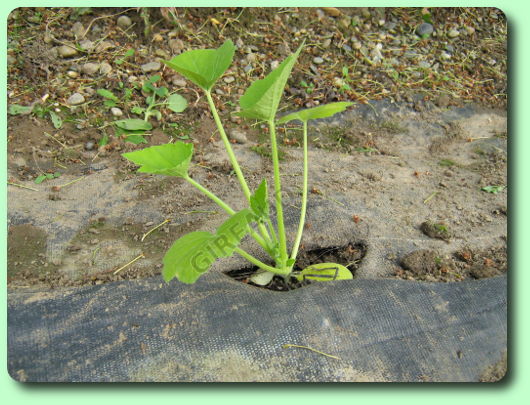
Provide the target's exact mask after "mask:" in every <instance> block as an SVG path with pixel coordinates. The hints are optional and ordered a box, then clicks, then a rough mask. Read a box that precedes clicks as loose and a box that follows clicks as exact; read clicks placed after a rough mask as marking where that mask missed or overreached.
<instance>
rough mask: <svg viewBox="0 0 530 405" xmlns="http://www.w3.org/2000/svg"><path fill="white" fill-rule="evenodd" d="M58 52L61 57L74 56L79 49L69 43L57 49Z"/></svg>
mask: <svg viewBox="0 0 530 405" xmlns="http://www.w3.org/2000/svg"><path fill="white" fill-rule="evenodd" d="M57 52H58V54H59V56H60V57H61V58H70V57H72V56H75V55H77V49H75V47H72V46H67V45H61V46H60V47H59V48H58V49H57Z"/></svg>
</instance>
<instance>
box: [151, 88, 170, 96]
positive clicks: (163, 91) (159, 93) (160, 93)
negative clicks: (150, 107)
mask: <svg viewBox="0 0 530 405" xmlns="http://www.w3.org/2000/svg"><path fill="white" fill-rule="evenodd" d="M154 91H155V93H156V95H157V96H158V97H165V96H167V94H168V93H169V90H168V89H167V87H163V86H162V87H155V88H154Z"/></svg>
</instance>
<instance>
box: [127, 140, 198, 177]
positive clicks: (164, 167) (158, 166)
mask: <svg viewBox="0 0 530 405" xmlns="http://www.w3.org/2000/svg"><path fill="white" fill-rule="evenodd" d="M192 155H193V144H191V143H184V142H175V143H168V144H165V145H157V146H151V147H149V148H145V149H142V150H138V151H134V152H129V153H124V154H122V156H123V157H124V158H126V159H128V160H130V161H131V162H133V163H136V164H137V165H139V166H141V167H140V168H139V169H138V172H139V173H153V174H163V175H166V176H176V177H187V176H188V166H189V164H190V161H191V157H192Z"/></svg>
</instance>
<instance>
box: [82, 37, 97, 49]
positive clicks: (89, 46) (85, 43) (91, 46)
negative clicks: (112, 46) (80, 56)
mask: <svg viewBox="0 0 530 405" xmlns="http://www.w3.org/2000/svg"><path fill="white" fill-rule="evenodd" d="M79 46H80V47H81V48H82V49H84V50H85V51H91V50H92V49H94V42H92V41H91V40H89V39H83V40H82V41H79Z"/></svg>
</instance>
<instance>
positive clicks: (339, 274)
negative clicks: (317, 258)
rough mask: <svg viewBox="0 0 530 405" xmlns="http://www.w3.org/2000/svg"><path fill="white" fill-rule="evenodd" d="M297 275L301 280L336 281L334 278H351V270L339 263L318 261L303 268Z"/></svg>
mask: <svg viewBox="0 0 530 405" xmlns="http://www.w3.org/2000/svg"><path fill="white" fill-rule="evenodd" d="M295 277H296V278H297V279H298V280H300V281H303V280H311V281H334V280H351V279H353V275H352V274H351V272H350V271H349V270H348V269H347V268H346V267H344V266H343V265H342V264H338V263H318V264H313V265H311V266H309V267H306V268H305V269H303V270H302V271H301V272H300V273H298V274H296V275H295Z"/></svg>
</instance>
